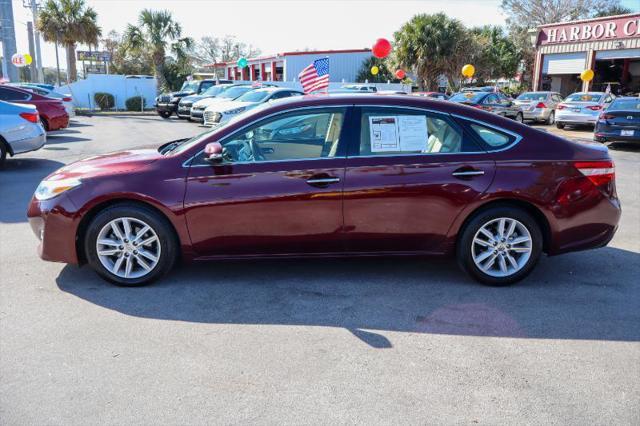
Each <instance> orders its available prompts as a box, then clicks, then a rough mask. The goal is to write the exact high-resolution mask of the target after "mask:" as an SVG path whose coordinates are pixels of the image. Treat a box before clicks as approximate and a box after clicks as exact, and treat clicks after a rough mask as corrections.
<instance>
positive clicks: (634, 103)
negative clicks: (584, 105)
mask: <svg viewBox="0 0 640 426" xmlns="http://www.w3.org/2000/svg"><path fill="white" fill-rule="evenodd" d="M593 139H594V140H596V141H598V142H613V141H625V142H640V98H638V97H637V96H636V97H619V98H616V99H615V100H614V101H613V102H612V103H611V105H609V107H608V108H607V109H606V110H604V111H603V112H601V113H600V116H599V117H598V121H596V127H595V129H594V132H593Z"/></svg>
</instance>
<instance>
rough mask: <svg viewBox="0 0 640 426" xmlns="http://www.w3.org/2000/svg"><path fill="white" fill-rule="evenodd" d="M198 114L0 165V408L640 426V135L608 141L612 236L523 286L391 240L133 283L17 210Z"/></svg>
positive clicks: (112, 121) (52, 420) (101, 123)
mask: <svg viewBox="0 0 640 426" xmlns="http://www.w3.org/2000/svg"><path fill="white" fill-rule="evenodd" d="M549 130H550V131H556V130H555V129H549ZM200 131H202V128H200V127H198V126H197V125H195V124H192V123H187V122H185V121H180V120H177V119H172V120H162V119H160V118H159V117H153V116H139V117H126V118H125V117H104V116H102V117H101V116H94V117H79V118H77V119H76V120H75V122H74V123H73V124H72V126H71V127H70V128H69V129H67V130H65V131H61V132H56V133H53V134H52V135H51V136H50V137H49V139H48V142H47V145H46V146H45V147H44V148H43V149H42V150H40V151H37V152H34V153H31V154H27V155H24V156H21V157H16V158H14V159H10V160H9V161H8V162H7V165H6V167H5V170H3V171H1V172H0V204H1V206H2V207H1V208H0V423H1V424H7V425H9V424H11V425H18V424H65V425H72V424H82V425H85V424H120V425H125V424H166V425H174V424H175V425H177V424H189V425H196V424H212V423H215V424H231V423H234V424H238V423H263V424H312V423H313V424H333V423H365V424H453V423H456V424H457V423H459V424H490V425H493V424H505V423H510V424H513V423H526V424H636V425H637V424H640V146H633V145H627V144H615V145H612V146H610V149H611V154H612V156H613V158H614V160H615V162H616V175H617V186H618V193H619V196H620V198H621V200H622V206H623V216H622V222H621V225H620V229H619V231H618V233H617V235H616V237H615V238H614V240H613V241H612V242H611V243H610V244H609V246H608V247H606V248H602V249H598V250H593V251H588V252H581V253H572V254H568V255H564V256H560V257H555V258H546V257H545V258H542V259H541V262H540V264H539V266H538V268H537V269H536V270H535V271H534V272H533V274H532V275H531V276H530V277H529V278H528V279H526V280H525V281H523V282H521V283H519V284H518V285H516V286H514V287H508V288H488V287H483V286H481V285H479V284H477V283H475V282H473V281H471V280H470V279H469V278H467V277H466V276H465V275H464V274H463V273H461V272H460V271H459V270H458V269H457V267H456V265H455V263H454V262H452V261H448V260H445V259H384V258H383V259H368V260H363V259H344V260H290V261H285V260H279V261H272V260H270V261H251V262H249V261H247V262H223V263H210V264H198V265H190V266H182V267H179V268H177V269H176V270H174V271H173V272H172V273H171V274H170V275H169V276H168V277H167V278H166V279H164V280H163V281H161V282H159V283H157V284H155V285H152V286H149V287H142V288H132V289H128V288H118V287H114V286H111V285H109V284H107V283H105V282H104V281H102V280H100V279H99V278H98V277H97V275H95V274H94V273H93V272H92V271H91V270H90V269H89V268H87V267H83V268H78V267H74V266H67V265H63V264H56V263H47V262H43V261H41V260H40V259H39V258H38V257H37V255H36V246H37V240H36V238H35V236H34V235H33V234H32V232H31V229H30V228H29V225H28V223H27V220H26V214H25V212H26V206H27V203H28V201H29V199H30V197H31V194H32V193H33V190H34V189H35V188H36V186H37V184H38V183H39V181H40V180H41V179H42V178H44V177H45V176H46V175H47V174H49V173H50V172H52V171H53V170H55V169H57V168H59V167H61V166H62V165H64V164H67V163H70V162H72V161H75V160H77V159H80V158H83V157H88V156H92V155H96V154H100V153H106V152H109V151H114V150H121V149H125V148H134V147H142V146H153V145H156V146H157V145H159V144H160V143H162V142H164V141H168V140H171V139H177V138H180V137H185V136H190V135H194V134H196V133H198V132H200ZM565 134H566V135H567V136H568V137H572V138H574V139H578V140H589V139H590V138H591V134H590V132H588V131H587V130H572V131H570V132H566V133H565Z"/></svg>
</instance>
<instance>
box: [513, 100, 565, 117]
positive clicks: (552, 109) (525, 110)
mask: <svg viewBox="0 0 640 426" xmlns="http://www.w3.org/2000/svg"><path fill="white" fill-rule="evenodd" d="M560 102H562V96H560V94H559V93H556V92H525V93H523V94H521V95H520V96H518V97H517V98H516V99H515V100H514V101H513V103H514V104H515V105H516V106H517V107H519V108H520V109H521V110H522V115H523V118H524V119H525V120H532V121H544V122H546V123H547V124H553V123H554V122H555V119H556V107H557V106H558V104H559V103H560Z"/></svg>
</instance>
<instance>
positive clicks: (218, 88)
mask: <svg viewBox="0 0 640 426" xmlns="http://www.w3.org/2000/svg"><path fill="white" fill-rule="evenodd" d="M231 86H233V85H232V84H226V83H225V84H217V85H215V86H211V87H209V88H208V89H207V90H205V91H204V92H202V93H200V94H199V95H189V96H185V97H184V98H182V99H181V100H180V102H178V111H177V114H178V117H180V118H186V119H188V120H191V119H192V118H193V117H191V109H192V107H193V104H195V103H196V102H198V101H199V100H201V99H205V98H215V97H216V96H217V95H219V94H221V93H222V92H224V91H225V90H226V89H227V88H229V87H231ZM200 118H202V113H200Z"/></svg>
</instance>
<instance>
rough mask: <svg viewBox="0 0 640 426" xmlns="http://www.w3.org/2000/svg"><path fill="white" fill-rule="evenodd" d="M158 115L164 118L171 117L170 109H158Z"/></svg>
mask: <svg viewBox="0 0 640 426" xmlns="http://www.w3.org/2000/svg"><path fill="white" fill-rule="evenodd" d="M158 115H159V116H160V117H162V118H165V119H166V118H169V117H171V112H170V111H158Z"/></svg>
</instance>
